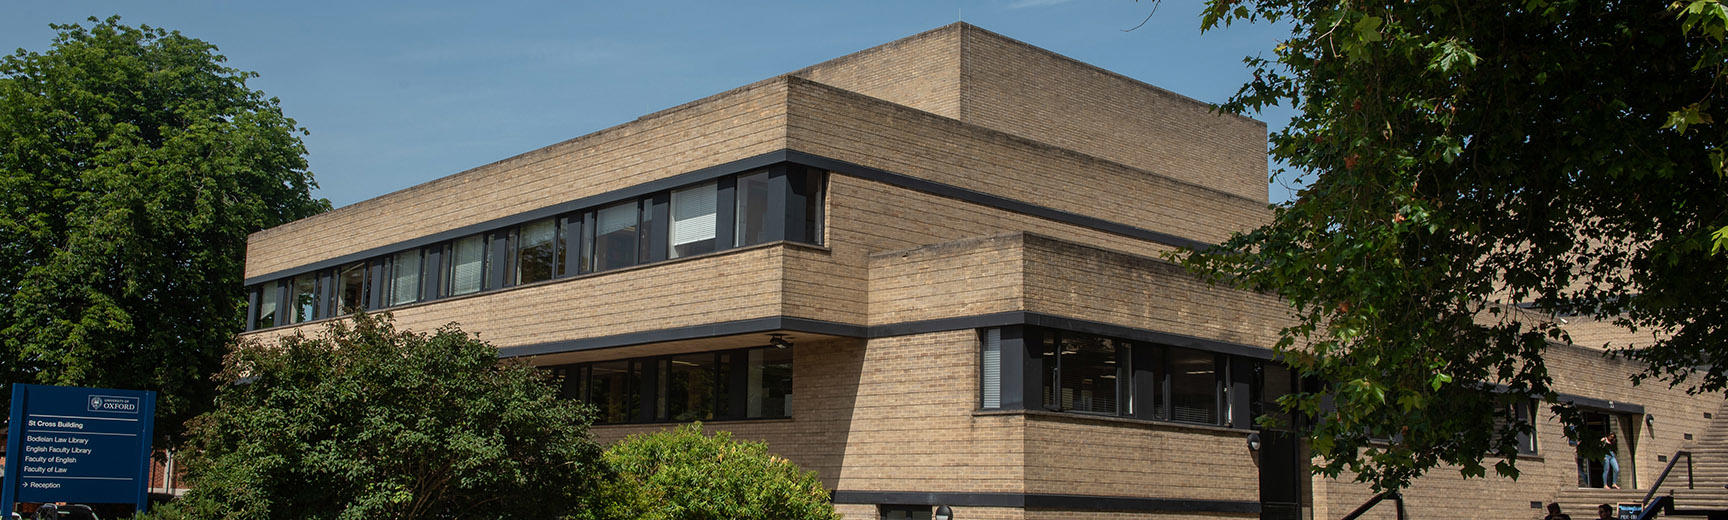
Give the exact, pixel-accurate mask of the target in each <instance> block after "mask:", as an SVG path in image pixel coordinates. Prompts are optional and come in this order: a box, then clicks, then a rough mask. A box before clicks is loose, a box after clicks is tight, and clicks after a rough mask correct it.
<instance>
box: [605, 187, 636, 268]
mask: <svg viewBox="0 0 1728 520" xmlns="http://www.w3.org/2000/svg"><path fill="white" fill-rule="evenodd" d="M594 215H595V217H594V218H595V219H596V221H597V222H596V223H595V230H594V269H595V270H596V271H603V270H606V269H617V268H620V267H629V266H632V265H636V248H637V238H638V237H637V233H636V228H637V218H638V217H640V215H639V214H638V212H637V209H636V201H633V200H632V201H629V202H624V203H620V204H614V205H611V206H607V207H604V208H601V209H600V210H599V211H596V212H595V214H594Z"/></svg>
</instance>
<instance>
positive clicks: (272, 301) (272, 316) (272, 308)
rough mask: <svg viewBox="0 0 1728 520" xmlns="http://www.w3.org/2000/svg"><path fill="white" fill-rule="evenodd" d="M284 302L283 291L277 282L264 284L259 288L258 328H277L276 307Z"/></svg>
mask: <svg viewBox="0 0 1728 520" xmlns="http://www.w3.org/2000/svg"><path fill="white" fill-rule="evenodd" d="M280 301H282V293H281V290H280V289H278V288H277V284H276V282H264V285H263V287H259V288H258V328H260V329H263V328H269V327H275V326H276V306H277V305H278V302H280Z"/></svg>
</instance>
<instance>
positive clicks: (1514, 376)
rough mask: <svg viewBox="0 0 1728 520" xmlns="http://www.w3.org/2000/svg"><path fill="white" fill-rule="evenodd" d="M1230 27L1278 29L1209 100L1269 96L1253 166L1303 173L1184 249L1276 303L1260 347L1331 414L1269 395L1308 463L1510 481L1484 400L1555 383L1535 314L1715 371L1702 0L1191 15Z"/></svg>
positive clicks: (1552, 325) (1724, 294)
mask: <svg viewBox="0 0 1728 520" xmlns="http://www.w3.org/2000/svg"><path fill="white" fill-rule="evenodd" d="M1256 21H1272V22H1277V23H1286V24H1289V26H1290V27H1291V34H1290V36H1289V37H1288V38H1287V39H1285V40H1284V41H1283V42H1282V43H1280V44H1279V45H1278V46H1277V47H1276V48H1275V49H1272V53H1271V55H1270V56H1265V55H1263V56H1258V57H1252V58H1249V59H1248V60H1246V61H1247V63H1248V64H1249V65H1250V66H1251V67H1252V68H1253V69H1254V71H1255V75H1254V79H1253V80H1252V81H1251V82H1249V83H1247V84H1246V85H1244V86H1243V87H1242V89H1241V90H1240V91H1239V92H1238V93H1237V94H1236V95H1235V96H1233V97H1232V99H1231V100H1230V101H1229V102H1228V103H1226V104H1225V105H1223V107H1222V108H1223V109H1224V110H1227V111H1236V112H1241V111H1249V110H1256V109H1260V108H1263V107H1266V106H1271V105H1283V106H1287V107H1291V108H1293V109H1294V110H1295V111H1296V113H1297V115H1296V116H1295V117H1294V118H1293V119H1292V120H1291V121H1290V124H1289V126H1288V127H1287V128H1285V129H1284V130H1281V131H1278V132H1274V133H1273V134H1272V135H1271V136H1270V140H1271V143H1270V145H1271V154H1272V155H1273V156H1274V157H1275V158H1277V159H1279V160H1280V161H1281V162H1282V163H1283V164H1286V165H1288V167H1287V168H1284V169H1281V170H1280V171H1276V172H1274V179H1277V178H1280V177H1282V178H1285V179H1287V180H1291V181H1294V183H1296V184H1301V185H1304V186H1303V187H1302V189H1301V191H1300V192H1299V193H1298V194H1297V199H1296V200H1295V201H1293V202H1290V203H1286V204H1281V205H1278V206H1276V207H1275V208H1274V210H1275V213H1274V217H1273V219H1272V221H1271V222H1270V223H1269V224H1267V225H1265V226H1263V227H1261V228H1259V229H1256V230H1252V231H1249V232H1246V233H1242V234H1238V235H1236V236H1234V237H1233V238H1231V239H1230V240H1228V241H1227V242H1225V243H1224V244H1222V246H1221V247H1218V248H1215V249H1213V250H1211V251H1207V252H1204V253H1196V254H1192V255H1189V256H1186V257H1185V259H1184V261H1185V263H1186V264H1187V265H1189V266H1190V267H1192V268H1194V269H1196V270H1197V271H1198V272H1201V273H1203V274H1204V275H1207V276H1208V278H1209V279H1210V280H1212V281H1213V282H1216V283H1221V284H1229V285H1233V286H1236V287H1241V288H1245V289H1251V290H1258V291H1267V292H1272V293H1276V294H1277V295H1279V296H1281V297H1282V298H1284V300H1285V301H1287V302H1288V303H1289V304H1290V305H1291V306H1292V307H1293V309H1294V311H1295V315H1296V318H1297V321H1296V323H1295V325H1293V326H1291V327H1289V328H1288V329H1285V330H1284V331H1283V332H1284V334H1283V339H1282V341H1281V342H1280V343H1279V345H1278V349H1279V351H1280V356H1281V357H1282V359H1283V360H1284V361H1286V362H1288V363H1290V364H1291V365H1292V366H1294V367H1296V368H1297V369H1299V370H1300V371H1301V372H1302V373H1303V374H1304V375H1306V376H1312V377H1317V378H1319V379H1321V380H1324V381H1326V382H1328V383H1330V385H1331V388H1332V390H1331V394H1332V396H1334V397H1335V403H1336V406H1335V407H1332V406H1322V397H1323V396H1321V395H1314V394H1304V395H1296V396H1292V397H1290V398H1287V399H1286V400H1285V401H1284V402H1285V404H1286V405H1288V406H1290V407H1292V408H1295V409H1298V410H1301V411H1304V412H1308V413H1310V414H1315V415H1318V416H1319V417H1320V418H1321V421H1319V422H1318V423H1317V424H1316V425H1315V426H1314V427H1313V429H1312V432H1311V433H1312V436H1311V439H1312V441H1313V446H1314V448H1315V454H1316V455H1317V456H1319V457H1321V458H1323V459H1324V461H1325V463H1324V464H1322V465H1320V466H1319V467H1317V468H1316V471H1318V472H1321V473H1323V474H1326V475H1334V476H1336V475H1339V474H1341V473H1342V472H1344V471H1346V470H1348V471H1350V472H1352V473H1354V475H1355V476H1356V478H1358V479H1360V480H1363V481H1366V482H1369V483H1372V484H1373V485H1374V486H1375V487H1376V488H1377V489H1398V488H1402V487H1404V486H1406V485H1408V484H1409V482H1410V480H1411V479H1413V478H1416V477H1418V476H1420V475H1422V474H1423V473H1425V472H1426V471H1429V470H1431V469H1433V468H1436V467H1438V466H1440V465H1442V464H1445V465H1452V466H1455V467H1457V468H1460V471H1461V472H1462V473H1463V474H1465V475H1467V476H1483V475H1485V474H1486V473H1487V468H1486V464H1488V463H1486V462H1485V459H1486V458H1487V457H1495V458H1498V459H1500V460H1497V461H1494V462H1492V465H1493V466H1494V471H1495V472H1496V473H1498V474H1501V475H1506V476H1512V477H1516V476H1517V474H1518V468H1517V454H1516V450H1515V439H1516V436H1517V434H1518V433H1521V432H1529V431H1530V429H1531V426H1530V425H1529V424H1527V423H1524V422H1521V421H1516V420H1512V418H1510V417H1508V416H1507V413H1506V411H1505V410H1506V409H1507V406H1508V405H1509V404H1510V403H1511V402H1512V401H1513V400H1515V399H1518V398H1520V397H1519V396H1525V395H1536V396H1544V397H1546V398H1548V400H1549V401H1550V402H1552V401H1553V399H1554V398H1555V397H1556V394H1555V392H1554V390H1553V388H1552V387H1551V386H1550V384H1551V378H1550V376H1549V373H1548V369H1547V367H1546V366H1545V365H1544V363H1543V353H1544V351H1545V349H1547V348H1549V346H1551V345H1554V344H1558V343H1565V342H1569V341H1570V338H1569V337H1568V336H1567V335H1566V333H1565V331H1564V329H1563V328H1562V326H1561V325H1562V324H1561V323H1560V322H1559V320H1558V319H1557V318H1555V316H1556V315H1557V314H1573V313H1576V314H1579V315H1585V316H1594V317H1596V318H1599V319H1604V320H1613V321H1615V322H1617V323H1619V324H1621V325H1625V326H1628V327H1634V328H1636V329H1637V330H1639V331H1641V332H1644V333H1646V335H1645V337H1646V341H1644V342H1642V343H1641V344H1638V345H1636V346H1634V345H1627V344H1610V345H1606V346H1608V347H1611V348H1615V349H1618V350H1617V351H1616V353H1617V354H1618V355H1624V356H1629V357H1632V358H1635V359H1639V360H1643V361H1646V362H1648V366H1649V368H1648V370H1647V371H1646V372H1644V373H1641V374H1638V375H1637V376H1636V377H1635V380H1643V379H1646V378H1651V377H1656V378H1661V379H1664V380H1666V381H1667V382H1669V383H1670V384H1676V385H1680V386H1683V387H1685V388H1687V389H1689V390H1692V391H1695V392H1702V391H1716V390H1721V389H1723V388H1724V387H1725V386H1728V373H1725V372H1724V369H1725V368H1728V363H1724V361H1725V356H1728V328H1724V327H1722V325H1721V324H1723V323H1728V180H1725V178H1724V176H1723V173H1722V171H1723V164H1724V159H1723V157H1724V153H1723V151H1724V150H1728V125H1724V124H1723V122H1724V121H1728V119H1725V117H1728V113H1725V112H1724V108H1723V107H1725V106H1728V103H1722V102H1716V100H1715V99H1714V98H1716V97H1717V96H1719V95H1721V93H1722V92H1728V89H1723V88H1721V87H1723V86H1724V85H1723V82H1724V70H1725V66H1728V49H1725V48H1724V45H1723V35H1724V33H1725V29H1724V28H1725V27H1728V10H1724V9H1723V4H1722V3H1721V2H1720V1H1719V0H1695V1H1687V2H1676V3H1673V4H1666V3H1662V2H1650V1H1624V2H1619V1H1615V2H1589V1H1579V0H1520V1H1513V2H1438V1H1432V0H1415V1H1405V0H1399V1H1380V2H1342V3H1340V2H1306V1H1295V0H1211V1H1210V2H1208V7H1207V10H1206V12H1205V15H1204V18H1203V20H1202V22H1201V23H1202V27H1203V28H1211V27H1215V26H1220V25H1228V24H1230V23H1233V22H1256ZM1514 303H1526V304H1531V305H1533V306H1534V307H1535V312H1523V311H1522V310H1519V309H1516V308H1513V307H1511V306H1510V305H1511V304H1514ZM1594 346H1599V347H1600V346H1604V345H1594ZM1495 385H1499V386H1498V387H1496V386H1495ZM1553 411H1554V412H1555V413H1558V414H1559V415H1560V416H1561V418H1562V420H1567V421H1576V417H1577V416H1576V414H1575V413H1573V412H1575V410H1572V409H1570V408H1567V407H1565V406H1556V407H1554V408H1553ZM1490 425H1499V426H1496V427H1490ZM1370 437H1381V438H1386V437H1391V438H1394V439H1395V442H1392V443H1391V444H1376V443H1370V442H1368V439H1369V438H1370ZM1584 442H1585V444H1586V446H1585V448H1586V449H1591V446H1589V443H1590V442H1592V440H1590V439H1585V440H1584Z"/></svg>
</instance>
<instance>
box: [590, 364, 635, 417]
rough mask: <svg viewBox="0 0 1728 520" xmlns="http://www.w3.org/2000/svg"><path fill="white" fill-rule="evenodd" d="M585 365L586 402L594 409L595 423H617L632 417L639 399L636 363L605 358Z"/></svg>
mask: <svg viewBox="0 0 1728 520" xmlns="http://www.w3.org/2000/svg"><path fill="white" fill-rule="evenodd" d="M587 368H588V385H587V391H588V392H587V394H588V403H589V404H592V405H594V407H595V408H596V409H597V416H596V417H595V419H594V420H595V422H598V423H610V424H617V423H625V422H631V421H632V420H634V419H635V417H634V412H635V411H636V409H637V406H638V404H639V403H640V402H641V385H640V383H638V382H637V370H636V363H633V362H631V361H606V362H603V363H594V364H592V365H589V366H588V367H587Z"/></svg>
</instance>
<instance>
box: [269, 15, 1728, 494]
mask: <svg viewBox="0 0 1728 520" xmlns="http://www.w3.org/2000/svg"><path fill="white" fill-rule="evenodd" d="M1265 132H1266V130H1265V125H1264V124H1263V123H1261V122H1259V121H1255V120H1252V119H1248V118H1243V117H1237V116H1229V115H1217V114H1213V113H1211V112H1210V110H1209V107H1208V105H1206V104H1205V103H1201V102H1198V101H1195V100H1193V99H1189V98H1186V97H1183V96H1180V95H1177V94H1173V93H1171V92H1168V91H1165V90H1161V89H1158V88H1156V87H1152V86H1150V85H1146V84H1144V83H1141V82H1138V81H1135V80H1133V79H1130V78H1126V77H1123V76H1120V75H1117V74H1114V73H1111V72H1109V71H1105V70H1102V69H1099V68H1096V67H1092V66H1089V65H1086V64H1083V63H1079V62H1076V61H1074V60H1071V59H1068V58H1066V57H1063V56H1059V55H1056V54H1054V53H1051V52H1049V51H1045V50H1043V49H1039V48H1036V47H1032V46H1030V45H1027V44H1024V43H1021V42H1018V41H1015V40H1012V39H1009V38H1006V37H1003V36H1001V35H997V34H995V33H991V32H988V31H985V30H982V29H979V28H977V27H973V26H970V25H966V24H955V25H950V26H946V27H942V28H939V29H935V30H932V31H929V32H926V33H922V34H918V35H915V36H911V37H908V38H905V39H903V40H899V41H895V42H892V43H889V44H886V45H883V46H880V47H876V48H873V49H869V50H865V51H861V52H859V53H856V54H852V55H849V56H845V57H842V58H838V59H835V60H832V61H829V62H825V63H822V64H818V65H815V66H812V67H810V68H807V69H804V70H800V71H796V72H793V73H790V74H787V75H783V76H778V77H774V78H770V79H767V80H763V81H760V82H757V83H753V84H750V85H746V86H743V87H740V88H737V89H734V90H730V91H727V92H722V93H719V94H716V95H713V96H711V97H707V98H704V99H700V100H697V101H693V102H690V103H687V104H684V105H681V106H678V107H674V108H670V109H667V110H664V111H661V112H656V113H653V114H648V115H646V116H643V117H641V118H639V119H637V120H635V121H632V122H629V123H625V124H622V125H619V126H616V127H613V128H609V129H606V130H602V131H599V132H596V133H593V134H590V135H586V136H582V137H578V138H575V139H572V140H569V141H565V142H561V143H557V144H554V145H551V146H547V147H545V148H541V149H538V150H534V151H531V152H528V153H524V154H522V155H519V156H515V157H511V158H508V159H504V160H502V161H499V162H496V163H492V164H488V165H485V166H481V167H478V168H474V169H472V170H469V171H465V172H461V173H458V174H455V175H451V176H449V177H445V178H442V179H438V180H435V181H432V182H429V183H426V184H422V185H419V186H414V187H411V188H408V189H405V190H402V191H398V192H395V193H391V194H387V195H384V196H381V197H378V198H375V199H371V200H367V201H364V202H360V203H357V204H354V205H352V206H348V207H344V208H340V209H337V210H335V211H331V212H329V213H325V214H322V215H318V216H315V217H312V218H308V219H305V220H301V221H297V222H293V223H290V224H287V225H284V226H281V227H277V228H273V229H269V230H265V231H262V232H259V233H257V234H255V235H253V236H252V237H251V240H250V243H249V247H248V255H247V260H246V277H247V284H249V286H250V287H251V291H252V292H251V294H252V298H253V302H252V305H251V308H252V312H251V316H250V317H249V319H248V332H246V333H245V335H246V336H248V337H254V338H259V339H263V340H268V339H269V338H272V337H276V336H278V335H281V334H285V333H289V332H291V331H295V330H304V329H309V328H310V329H315V328H317V327H319V326H320V325H319V322H321V321H323V320H327V319H339V318H340V317H341V316H342V315H344V314H346V312H347V311H348V310H350V309H352V308H356V307H359V308H366V309H375V310H377V309H382V310H388V311H390V312H392V313H394V315H395V316H396V318H397V320H398V324H399V325H400V326H403V327H406V328H411V329H418V330H430V329H432V328H435V327H437V326H439V325H442V324H445V323H449V322H457V323H459V324H460V325H461V326H462V328H463V329H465V330H468V331H472V332H478V333H480V334H481V337H482V338H483V339H486V340H488V341H490V342H492V343H493V344H494V345H496V346H497V347H498V348H499V355H500V356H503V357H511V358H526V359H528V360H529V361H530V362H531V363H533V364H535V365H537V366H542V367H545V368H546V369H548V370H552V371H554V372H556V373H558V374H562V375H563V376H564V381H565V385H566V391H567V393H568V395H569V396H570V397H571V398H573V399H583V400H586V401H589V402H591V403H593V404H594V405H595V406H596V407H597V409H598V410H599V418H598V420H599V422H600V423H602V424H601V425H599V426H596V427H595V429H594V431H595V432H596V435H598V436H599V437H600V438H601V440H603V441H609V440H615V439H617V438H621V437H622V436H624V435H627V434H630V433H636V432H644V431H652V430H656V429H662V428H666V427H668V425H670V424H676V423H680V422H684V421H692V420H702V421H704V422H705V423H706V424H708V425H709V426H710V427H711V428H716V429H725V430H729V431H732V432H734V433H735V434H737V435H738V436H740V437H744V438H750V439H759V440H764V441H767V442H768V443H769V445H770V447H771V449H773V450H775V451H776V452H778V453H781V454H783V455H785V456H786V457H788V458H790V459H791V460H793V461H794V462H796V463H798V464H799V465H801V466H803V467H805V468H809V469H812V470H814V471H816V472H817V473H818V474H819V475H820V477H821V479H822V481H823V483H824V484H825V485H827V486H828V487H830V488H832V489H834V490H835V491H834V500H835V503H836V504H837V505H838V507H839V508H840V509H841V510H842V511H843V512H844V513H845V514H846V515H847V517H848V518H854V519H866V518H897V519H898V518H929V515H930V513H931V510H932V508H933V507H934V506H938V505H947V506H950V507H951V508H952V509H953V511H954V515H955V517H956V518H960V519H966V520H972V519H983V518H1017V519H1018V518H1138V517H1150V516H1157V517H1165V516H1188V517H1206V518H1218V517H1228V518H1254V517H1258V516H1261V515H1265V516H1266V517H1293V516H1304V517H1312V518H1337V517H1339V516H1341V515H1343V514H1344V513H1345V512H1347V511H1348V510H1350V509H1351V508H1354V507H1355V506H1356V505H1358V504H1360V503H1362V502H1363V501H1364V500H1365V499H1367V498H1368V494H1367V492H1366V491H1365V489H1364V488H1362V487H1361V486H1357V485H1354V484H1351V483H1348V482H1337V481H1330V480H1324V479H1311V478H1309V477H1307V474H1306V466H1305V462H1304V461H1305V459H1304V458H1303V451H1302V449H1301V447H1300V446H1299V445H1297V444H1296V443H1295V442H1294V441H1293V440H1291V437H1290V436H1288V435H1286V434H1284V433H1282V432H1277V431H1258V430H1256V429H1255V427H1254V426H1253V420H1252V419H1253V417H1254V416H1256V415H1257V414H1259V413H1261V411H1262V410H1264V409H1265V406H1266V404H1265V403H1267V402H1269V401H1270V400H1271V399H1272V398H1274V397H1275V396H1276V395H1278V394H1279V393H1281V392H1285V391H1288V390H1289V389H1291V388H1292V385H1294V384H1295V382H1294V381H1293V380H1292V377H1291V376H1290V374H1289V373H1288V372H1287V371H1285V370H1283V369H1281V368H1279V367H1278V366H1277V365H1276V364H1274V363H1272V362H1271V361H1270V359H1271V351H1270V350H1269V349H1268V347H1269V346H1271V345H1272V344H1273V342H1274V340H1275V338H1276V334H1277V331H1278V329H1279V327H1280V324H1281V323H1282V320H1283V317H1284V316H1286V315H1287V311H1286V308H1285V307H1284V306H1283V305H1282V304H1281V303H1280V302H1278V301H1277V300H1275V299H1273V298H1270V297H1267V296H1264V295H1258V294H1250V293H1242V292H1235V291H1229V290H1224V289H1220V288H1214V287H1209V286H1207V285H1206V284H1204V283H1201V282H1199V281H1197V280H1195V279H1193V278H1191V277H1189V276H1187V275H1185V274H1184V273H1183V272H1182V271H1181V270H1180V269H1179V268H1178V267H1176V266H1173V265H1171V264H1170V263H1168V262H1165V261H1163V260H1160V259H1159V255H1160V254H1161V253H1164V252H1167V251H1171V250H1172V249H1174V248H1176V247H1180V246H1189V245H1200V244H1209V243H1216V242H1218V241H1220V240H1222V239H1223V238H1225V237H1226V236H1227V235H1228V234H1229V233H1231V232H1233V231H1237V230H1243V229H1247V228H1250V227H1252V226H1255V225H1256V224H1259V223H1261V222H1264V221H1265V219H1267V218H1268V216H1269V212H1268V211H1267V206H1266V203H1267V185H1266V157H1265V136H1266V133H1265ZM1552 362H1553V363H1554V366H1555V368H1556V369H1555V373H1556V374H1557V377H1558V378H1559V381H1558V384H1559V385H1560V387H1561V389H1562V390H1563V391H1564V392H1567V398H1568V399H1572V400H1575V401H1577V402H1579V403H1581V404H1584V405H1586V406H1589V407H1591V409H1593V410H1596V411H1597V412H1599V414H1598V415H1596V416H1594V417H1596V418H1597V419H1599V420H1600V421H1602V424H1603V427H1604V428H1619V429H1621V430H1622V431H1624V432H1626V433H1625V434H1623V437H1627V438H1631V439H1634V441H1633V442H1625V443H1622V444H1623V448H1622V450H1623V454H1622V457H1621V459H1622V460H1624V461H1626V462H1625V464H1624V465H1625V468H1624V472H1625V475H1626V476H1625V477H1623V479H1622V482H1623V483H1627V484H1630V483H1636V485H1627V486H1626V487H1628V488H1633V487H1637V486H1643V485H1647V483H1646V481H1648V480H1651V479H1653V478H1654V477H1655V473H1656V472H1658V471H1659V470H1660V469H1661V468H1662V466H1663V465H1664V464H1665V462H1664V461H1666V460H1667V456H1668V455H1669V454H1672V453H1673V452H1675V451H1676V450H1677V449H1680V448H1681V447H1683V446H1686V445H1687V443H1689V442H1692V441H1691V440H1690V439H1691V438H1692V436H1693V435H1694V434H1699V435H1702V434H1703V433H1704V432H1705V431H1706V430H1707V429H1709V426H1710V424H1709V423H1710V414H1711V413H1712V412H1716V411H1717V408H1718V407H1719V406H1720V405H1721V404H1722V399H1721V398H1720V396H1702V397H1691V396H1687V395H1685V394H1684V393H1683V392H1679V391H1672V390H1667V389H1664V388H1656V387H1639V388H1634V387H1630V386H1629V385H1628V384H1627V383H1626V376H1627V375H1628V374H1629V373H1630V372H1631V371H1632V370H1633V369H1634V367H1632V366H1631V365H1628V364H1626V363H1624V362H1622V361H1612V360H1607V359H1603V358H1601V356H1600V355H1599V352H1597V351H1593V350H1589V349H1584V348H1581V347H1557V348H1556V352H1555V355H1554V358H1553V361H1552ZM1646 417H1649V418H1650V419H1648V420H1646ZM1250 436H1255V437H1256V438H1257V439H1259V440H1260V446H1259V448H1258V449H1250V446H1249V443H1248V442H1247V441H1248V439H1249V437H1250ZM1530 449H1531V452H1532V455H1531V458H1529V459H1526V460H1525V461H1524V463H1523V464H1522V465H1521V467H1523V468H1525V472H1526V473H1525V476H1524V477H1523V478H1522V479H1521V480H1519V481H1517V482H1512V481H1508V480H1502V479H1486V480H1473V481H1462V480H1459V479H1456V478H1452V477H1450V476H1448V474H1447V472H1445V471H1441V472H1438V473H1437V475H1436V476H1435V477H1433V478H1430V479H1428V480H1427V481H1424V482H1422V483H1421V484H1419V485H1418V486H1416V488H1415V489H1413V490H1411V491H1410V493H1409V497H1410V506H1409V507H1410V508H1411V509H1412V510H1414V511H1423V510H1425V509H1426V510H1428V512H1427V513H1424V514H1428V515H1432V516H1440V515H1441V514H1444V515H1446V516H1449V517H1465V518H1468V517H1480V518H1489V517H1492V518H1508V517H1529V518H1535V517H1539V516H1540V512H1539V511H1537V510H1534V509H1531V508H1530V506H1531V503H1532V502H1533V501H1549V500H1554V499H1556V498H1557V497H1561V495H1560V493H1561V492H1562V491H1563V490H1570V489H1572V488H1576V487H1577V483H1576V475H1575V471H1576V469H1575V465H1574V459H1573V458H1572V455H1571V450H1570V448H1569V447H1567V446H1566V444H1565V442H1564V439H1563V438H1562V434H1561V431H1560V430H1559V427H1558V426H1557V425H1556V423H1554V422H1552V421H1547V422H1543V423H1542V425H1541V427H1540V429H1539V432H1538V435H1537V438H1536V439H1534V440H1533V441H1532V442H1531V443H1530ZM1659 456H1660V457H1662V458H1660V459H1659V458H1658V457H1659ZM1574 491H1575V490H1574ZM1460 494H1467V495H1463V496H1470V497H1473V500H1471V501H1470V503H1469V504H1462V505H1461V504H1459V503H1458V502H1459V501H1458V500H1456V497H1458V496H1461V495H1460ZM1562 498H1563V497H1562ZM1584 499H1590V500H1594V499H1595V497H1594V496H1592V497H1586V498H1581V499H1580V500H1584ZM1442 511H1444V513H1442ZM1573 512H1574V513H1583V512H1582V511H1576V510H1574V511H1573Z"/></svg>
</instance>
